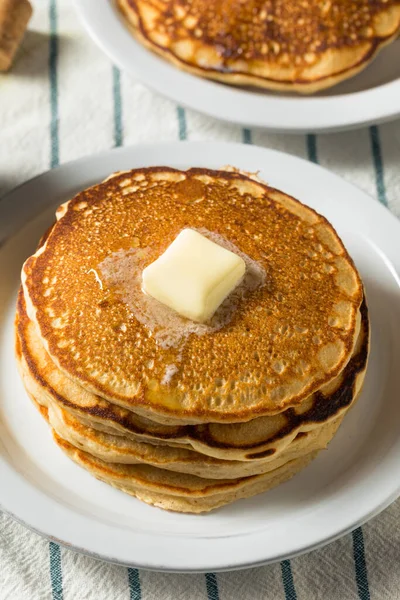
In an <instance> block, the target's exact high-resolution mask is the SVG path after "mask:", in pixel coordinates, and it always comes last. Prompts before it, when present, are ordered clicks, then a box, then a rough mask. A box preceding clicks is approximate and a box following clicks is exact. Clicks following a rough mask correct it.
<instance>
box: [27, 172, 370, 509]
mask: <svg viewBox="0 0 400 600" xmlns="http://www.w3.org/2000/svg"><path fill="white" fill-rule="evenodd" d="M56 217H57V221H56V223H55V224H54V225H53V227H52V228H51V229H50V230H49V232H47V234H46V235H45V236H44V238H42V240H41V241H40V243H39V248H38V250H37V252H36V253H35V254H34V255H33V256H31V257H30V258H29V259H28V260H27V261H26V262H25V264H24V267H23V270H22V287H21V290H20V292H19V298H18V304H17V316H16V348H17V360H18V365H19V368H20V372H21V375H22V378H23V381H24V385H25V387H26V390H27V391H28V393H29V395H30V397H31V398H32V399H33V400H34V402H35V403H36V404H37V405H38V407H39V408H40V411H41V413H42V415H43V416H44V417H45V418H46V419H47V420H48V422H49V424H50V425H51V427H52V430H53V435H54V439H55V441H56V443H57V445H58V446H59V447H60V448H61V449H62V450H63V451H64V452H65V453H66V454H67V455H68V456H70V457H71V458H72V459H73V460H74V461H76V462H77V463H78V464H79V465H81V466H82V467H84V468H85V469H87V470H88V471H90V472H91V473H93V474H94V475H95V476H96V477H97V478H98V479H100V480H103V481H105V482H107V483H109V484H111V485H113V486H115V487H116V488H119V489H121V490H123V491H125V492H127V493H129V494H132V495H134V496H136V497H137V498H139V499H141V500H143V501H145V502H148V503H150V504H153V505H156V506H159V507H162V508H165V509H170V510H175V511H180V512H202V511H208V510H211V509H213V508H216V507H219V506H222V505H224V504H227V503H229V502H232V501H234V500H236V499H239V498H245V497H249V496H252V495H254V494H257V493H260V492H263V491H266V490H268V489H270V488H272V487H274V486H276V485H278V484H280V483H282V482H283V481H286V480H287V479H289V478H290V477H291V476H292V475H294V474H295V473H297V472H298V471H299V470H300V469H302V468H303V467H304V466H305V465H307V464H308V463H309V462H310V461H311V460H312V459H313V458H314V457H315V456H316V454H317V453H318V451H319V450H321V449H322V448H325V447H326V446H327V444H328V443H329V441H330V440H331V439H332V437H333V436H334V434H335V432H336V431H337V429H338V427H339V425H340V423H341V421H342V419H343V417H344V415H345V414H346V412H347V410H348V409H349V408H350V407H351V405H352V404H353V403H354V401H355V399H356V397H357V395H358V393H359V390H360V388H361V385H362V381H363V378H364V374H365V370H366V365H367V358H368V350H369V323H368V313H367V308H366V304H365V299H364V293H363V287H362V283H361V280H360V277H359V275H358V273H357V271H356V269H355V267H354V264H353V262H352V260H351V259H350V257H349V256H348V254H347V252H346V250H345V248H344V247H343V244H342V242H341V241H340V239H339V238H338V236H337V234H336V232H335V231H334V229H333V227H332V226H331V225H330V224H329V223H328V222H327V221H326V219H324V218H323V217H321V216H320V215H318V214H317V213H316V212H315V211H313V210H311V209H310V208H308V207H306V206H304V205H303V204H301V203H300V202H298V201H297V200H295V199H293V198H291V197H289V196H287V195H285V194H283V193H282V192H279V191H277V190H275V189H272V188H270V187H268V186H267V185H266V184H264V183H262V182H260V181H259V180H258V179H257V178H255V177H253V176H251V175H248V174H243V173H239V172H237V171H235V170H225V171H211V170H206V169H190V170H188V171H178V170H174V169H169V168H164V167H159V168H148V169H137V170H134V171H130V172H125V173H118V174H115V175H113V176H112V177H110V178H108V179H107V180H106V181H105V182H103V183H101V184H99V185H96V186H94V187H92V188H90V189H88V190H85V191H83V192H81V193H80V194H78V195H77V196H76V197H75V198H73V199H72V200H70V201H69V202H67V203H66V204H64V205H62V206H61V207H60V208H59V209H58V210H57V212H56ZM185 228H193V229H200V230H202V231H208V232H209V233H210V235H211V234H218V235H219V236H222V237H221V239H224V240H227V242H229V243H230V244H234V247H235V248H238V249H239V251H240V252H242V253H244V254H245V255H246V256H248V257H250V258H251V260H252V261H253V262H254V264H257V265H258V268H259V269H261V270H262V272H263V273H264V275H265V277H264V279H263V281H262V283H261V284H260V285H259V286H258V287H255V288H254V289H252V290H251V291H250V292H249V293H248V294H247V295H245V296H243V297H241V298H240V300H239V301H238V302H237V303H236V304H235V306H234V310H233V311H232V312H231V313H230V317H229V319H225V321H221V322H222V323H223V325H221V326H219V327H213V326H212V324H211V325H210V326H206V329H205V330H201V331H196V328H195V327H194V328H192V329H189V330H185V331H186V333H185V335H181V336H179V335H177V334H176V332H177V331H178V330H177V329H176V327H175V325H176V323H175V321H174V320H173V319H172V320H171V323H175V325H174V327H175V330H174V331H168V327H167V328H166V327H165V323H164V324H163V323H161V322H156V321H154V320H152V315H151V314H150V313H149V312H147V313H146V310H147V311H148V310H149V309H148V308H146V305H142V304H141V302H142V300H141V296H140V294H143V293H142V292H141V291H140V288H138V287H137V284H138V280H139V279H138V277H139V276H140V272H141V269H142V268H144V267H145V266H147V265H148V264H150V263H151V262H153V261H154V260H155V259H156V258H157V257H158V256H159V255H160V254H162V253H163V252H164V251H165V249H166V248H167V247H168V246H169V245H170V243H171V242H172V241H173V240H174V239H175V238H176V236H177V235H178V234H179V232H180V231H181V230H182V229H185ZM110 265H111V268H110ZM138 265H139V266H140V269H139V270H138ZM106 267H107V268H106ZM210 268H212V266H211V265H210ZM139 278H140V277H139ZM135 286H136V287H135ZM226 302H229V298H228V299H227V301H226ZM226 302H225V303H223V304H222V305H221V307H220V309H218V310H217V313H216V315H215V318H216V319H218V314H219V313H221V311H222V313H223V314H224V315H226V314H227V313H226ZM143 306H144V308H143ZM168 310H169V309H168ZM224 311H225V312H224ZM172 316H173V315H171V317H172ZM174 318H175V317H174ZM182 319H183V317H182ZM171 328H172V325H171ZM187 331H189V333H187ZM169 334H171V335H170V336H169V337H168V335H169ZM172 334H174V335H172ZM166 340H167V341H168V343H167V342H166Z"/></svg>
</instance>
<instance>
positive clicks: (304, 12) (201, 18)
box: [117, 0, 400, 93]
mask: <svg viewBox="0 0 400 600" xmlns="http://www.w3.org/2000/svg"><path fill="white" fill-rule="evenodd" d="M117 1H118V5H119V7H120V9H121V11H122V13H123V14H124V15H125V17H126V19H127V21H128V23H129V24H130V26H131V29H132V31H133V33H134V35H135V36H136V38H137V39H138V40H139V41H140V42H141V43H142V44H144V45H145V46H146V47H148V48H150V49H151V50H153V51H154V52H156V53H157V54H159V55H161V56H162V57H163V58H165V59H167V60H169V61H170V62H172V63H173V64H175V65H177V66H178V67H180V68H182V69H184V70H186V71H189V72H190V73H193V74H195V75H200V76H202V77H207V78H210V79H215V80H217V81H221V82H223V83H228V84H234V85H246V86H248V85H250V86H256V87H260V88H269V89H275V90H286V91H293V92H300V93H313V92H317V91H318V90H322V89H324V88H328V87H330V86H332V85H335V84H337V83H339V82H340V81H343V80H344V79H347V78H349V77H352V76H353V75H355V74H357V73H359V72H360V71H361V70H362V69H364V68H365V67H366V66H367V65H368V64H369V63H370V62H371V61H372V60H373V58H374V56H375V55H376V54H377V52H379V50H380V49H381V48H382V47H383V46H385V45H386V44H389V43H390V42H391V41H393V40H394V39H395V38H396V37H397V35H398V33H399V29H400V2H399V0H353V1H349V0H308V1H307V2H301V1H300V0H246V2H243V1H241V0H215V1H213V2H207V1H204V0H191V1H190V2H189V1H188V0H117Z"/></svg>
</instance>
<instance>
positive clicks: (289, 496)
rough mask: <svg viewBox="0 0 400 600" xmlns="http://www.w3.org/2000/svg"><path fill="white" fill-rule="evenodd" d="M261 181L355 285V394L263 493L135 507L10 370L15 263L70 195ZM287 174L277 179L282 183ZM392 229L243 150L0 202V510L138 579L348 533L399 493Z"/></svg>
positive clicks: (290, 168)
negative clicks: (184, 173)
mask: <svg viewBox="0 0 400 600" xmlns="http://www.w3.org/2000/svg"><path fill="white" fill-rule="evenodd" d="M224 164H231V165H236V166H237V167H239V168H241V169H244V170H246V171H256V170H259V171H260V176H261V177H262V178H263V179H265V180H266V181H268V182H269V183H270V184H271V185H273V186H275V187H277V188H281V189H283V190H285V191H286V192H288V193H289V194H292V195H294V196H296V197H297V198H299V199H300V200H302V201H303V202H305V203H307V204H309V205H310V206H312V207H313V208H315V209H317V210H318V211H319V212H321V213H322V214H324V215H325V216H326V217H327V218H328V219H329V220H330V221H331V222H332V223H333V225H334V226H335V227H336V228H337V230H338V232H339V234H340V235H341V237H342V238H343V240H344V242H345V244H346V246H347V247H348V250H349V251H350V254H351V255H352V257H353V258H354V260H355V262H356V264H357V267H358V268H359V270H360V272H361V275H362V277H363V280H364V282H365V285H366V291H367V297H368V303H369V307H370V314H371V322H372V352H371V358H370V365H369V369H368V373H367V377H366V382H365V385H364V390H363V393H362V395H361V397H360V399H359V401H358V403H357V405H356V406H355V407H354V409H352V410H351V411H350V413H349V415H347V416H346V418H345V420H344V422H343V425H342V427H341V428H340V430H339V432H338V435H337V436H336V437H335V439H334V440H333V441H332V443H331V444H330V446H329V448H328V450H327V451H324V452H322V453H321V454H320V455H319V457H318V458H317V459H316V460H315V461H314V462H313V463H312V464H311V465H310V466H309V467H307V468H306V469H305V470H304V471H302V472H301V473H299V474H298V475H297V476H295V477H294V478H293V479H292V480H291V481H290V482H288V483H286V484H284V485H282V486H280V487H278V488H277V489H275V490H273V491H272V492H270V493H266V494H261V495H259V496H256V497H254V498H250V499H248V500H241V501H239V502H236V503H234V504H232V505H230V506H227V507H224V508H222V509H220V510H217V511H214V512H212V513H211V514H206V515H201V516H195V515H180V514H174V513H169V512H165V511H163V510H161V509H158V508H154V507H151V506H148V505H146V504H144V503H142V502H140V501H138V500H136V499H135V498H132V497H130V496H127V495H125V494H123V493H122V492H119V491H117V490H115V489H113V488H111V487H109V486H107V485H106V484H104V483H101V482H99V481H97V480H96V479H94V478H93V477H92V476H91V475H89V473H87V472H86V471H84V470H82V469H81V468H79V467H78V466H77V465H75V464H74V463H72V462H71V461H70V460H69V459H68V458H67V457H66V456H65V455H64V454H63V453H62V452H61V450H59V449H58V448H57V447H56V446H55V444H54V442H53V441H52V438H51V434H50V431H49V429H48V427H47V425H46V423H45V422H44V421H43V419H42V417H41V416H40V415H39V414H38V412H37V411H36V409H35V408H34V407H33V406H32V405H31V402H30V401H29V399H28V397H27V395H26V393H25V391H24V389H23V386H22V383H21V381H20V378H19V376H18V373H17V370H16V366H15V361H14V349H13V347H14V340H13V338H14V335H13V320H14V311H15V298H16V293H17V289H18V286H19V280H20V269H21V265H22V262H23V260H24V259H25V258H26V257H27V256H28V255H29V254H30V253H32V251H33V250H34V248H35V244H36V243H37V240H38V239H39V237H40V236H41V235H42V233H43V231H45V229H46V227H47V226H48V225H49V224H50V223H51V221H52V220H53V219H54V210H55V208H56V206H58V205H59V204H60V203H61V202H63V201H65V200H66V199H68V198H70V197H71V196H72V195H73V194H75V193H76V192H77V191H78V190H80V189H83V188H85V187H87V186H89V185H91V184H93V183H94V182H98V181H101V180H102V179H104V178H105V177H106V176H107V175H109V174H110V173H111V172H113V171H118V170H124V169H130V168H134V167H140V166H150V165H169V166H171V167H177V168H187V167H191V166H202V167H209V168H219V167H221V165H224ZM288 173H290V177H288ZM399 274H400V224H399V222H398V221H397V220H396V219H395V218H394V217H393V216H392V215H390V213H389V212H388V211H387V210H386V209H384V208H383V207H382V206H381V205H379V204H378V203H377V202H374V201H373V200H371V198H369V197H368V196H366V195H365V194H364V193H363V192H361V191H360V190H358V189H357V188H354V187H353V186H351V185H350V184H348V183H346V182H345V181H343V180H342V179H340V178H338V177H337V176H335V175H333V174H331V173H329V172H328V171H325V170H324V169H322V168H321V167H318V166H316V165H314V164H311V163H309V162H305V161H303V160H300V159H298V158H295V157H293V156H289V155H285V154H282V153H279V152H275V151H272V150H265V149H262V148H257V147H255V146H247V145H239V144H223V143H220V144H216V143H172V144H157V145H153V146H151V145H138V146H135V147H132V148H121V149H118V150H113V151H110V152H106V153H104V154H101V155H98V156H93V157H89V158H85V159H81V160H79V161H76V162H73V163H69V164H66V165H64V166H62V167H60V168H58V169H55V170H53V171H51V172H48V173H45V174H44V175H42V176H40V177H38V178H36V179H33V180H32V181H30V182H28V183H26V184H25V185H23V186H21V187H20V188H18V189H16V190H14V191H13V192H11V193H10V194H9V195H8V196H7V197H5V198H3V199H2V201H1V202H0V281H1V286H0V481H1V485H0V505H1V507H2V508H3V509H4V510H6V511H7V512H9V513H11V514H13V515H14V516H15V517H16V518H17V519H18V520H20V521H22V522H23V523H25V524H26V525H28V526H29V527H31V528H33V529H35V530H36V531H38V532H40V533H42V534H44V535H46V536H49V537H51V538H52V539H56V540H57V541H59V542H60V543H63V544H67V545H68V546H69V547H73V548H75V549H77V550H79V551H81V552H86V553H89V554H92V555H95V556H98V557H101V558H103V559H105V560H110V561H113V562H118V563H123V564H127V565H134V566H137V567H143V568H147V569H160V570H167V571H168V570H169V571H171V570H172V571H216V570H227V569H237V568H243V567H250V566H256V565H260V564H264V563H267V562H272V561H276V560H280V559H282V558H287V557H291V556H294V555H296V554H299V553H301V552H305V551H307V550H311V549H313V548H316V547H318V546H320V545H323V544H326V543H327V542H329V541H331V540H333V539H335V538H336V537H338V536H340V535H343V534H344V533H346V532H348V531H350V530H351V529H353V528H354V527H356V526H357V525H359V524H360V523H361V522H363V521H365V520H367V519H369V518H370V517H372V516H373V515H375V514H377V513H378V512H379V511H381V510H382V509H383V508H384V507H385V506H387V505H388V504H389V503H390V502H391V501H393V500H394V499H395V498H396V497H397V496H398V495H399V493H400V478H399V476H398V471H399V464H400V403H399V402H398V390H399V389H400V369H399V367H398V365H399V364H400V336H399V335H398V324H399V322H400V288H399Z"/></svg>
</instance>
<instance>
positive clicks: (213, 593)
mask: <svg viewBox="0 0 400 600" xmlns="http://www.w3.org/2000/svg"><path fill="white" fill-rule="evenodd" d="M206 588H207V600H219V592H218V583H217V576H216V575H215V573H206Z"/></svg>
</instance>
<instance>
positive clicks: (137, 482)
mask: <svg viewBox="0 0 400 600" xmlns="http://www.w3.org/2000/svg"><path fill="white" fill-rule="evenodd" d="M54 439H55V441H56V443H57V445H58V446H59V447H60V448H61V449H62V450H63V451H64V452H65V453H66V454H67V455H68V456H69V457H70V458H71V459H72V460H74V461H75V462H76V463H77V464H78V465H80V466H81V467H83V468H84V469H86V470H87V471H89V472H90V473H91V474H92V475H94V476H95V477H96V478H97V479H100V480H101V481H104V482H105V483H108V484H109V485H112V486H113V487H115V488H117V489H119V490H122V491H123V492H125V493H127V494H131V495H132V496H135V497H136V498H138V499H139V500H142V501H143V502H146V503H147V504H152V505H153V506H158V507H159V508H163V509H165V510H173V511H175V512H188V513H201V512H208V511H210V510H213V509H216V508H219V507H221V506H224V505H225V504H230V503H231V502H235V501H236V500H240V499H242V498H249V497H251V496H255V495H256V494H261V493H262V492H266V491H268V490H270V489H272V488H274V487H276V486H278V485H280V484H281V483H284V482H285V481H288V480H289V479H291V478H292V477H293V476H294V475H296V473H298V472H299V471H300V470H301V469H303V468H304V467H306V466H307V465H308V464H309V463H310V462H311V461H312V460H313V459H314V458H315V457H316V456H317V454H318V452H311V453H310V454H307V455H306V456H303V457H301V458H298V459H296V460H292V461H290V462H288V463H286V464H284V465H283V466H281V467H279V468H278V469H275V470H273V471H270V472H268V473H264V474H262V475H254V476H253V477H243V478H240V479H227V480H225V479H222V480H221V479H219V480H216V479H203V478H201V477H196V476H194V475H186V474H184V473H174V472H172V471H166V470H164V469H157V468H155V467H150V466H148V465H121V464H118V465H116V464H111V463H106V462H104V461H102V460H100V459H98V458H94V457H93V456H91V455H90V454H88V453H86V452H83V451H82V450H79V449H77V448H75V446H73V445H72V444H69V443H68V442H66V441H65V440H63V439H62V438H60V437H59V436H58V435H57V434H54Z"/></svg>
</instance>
